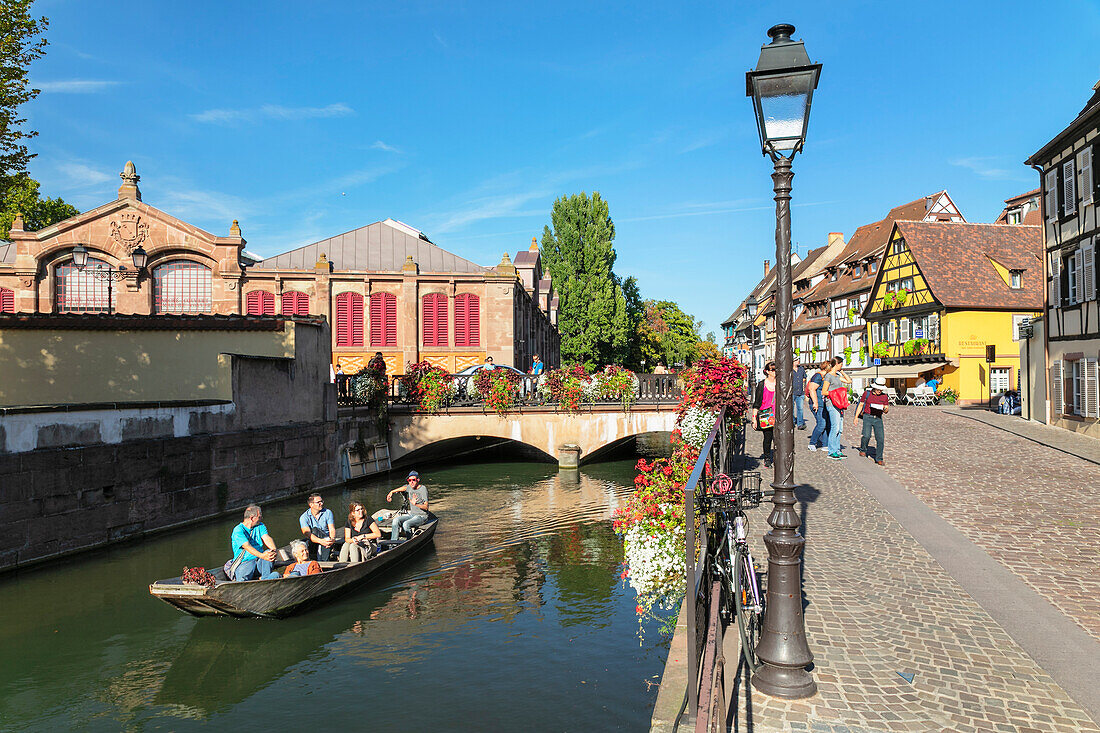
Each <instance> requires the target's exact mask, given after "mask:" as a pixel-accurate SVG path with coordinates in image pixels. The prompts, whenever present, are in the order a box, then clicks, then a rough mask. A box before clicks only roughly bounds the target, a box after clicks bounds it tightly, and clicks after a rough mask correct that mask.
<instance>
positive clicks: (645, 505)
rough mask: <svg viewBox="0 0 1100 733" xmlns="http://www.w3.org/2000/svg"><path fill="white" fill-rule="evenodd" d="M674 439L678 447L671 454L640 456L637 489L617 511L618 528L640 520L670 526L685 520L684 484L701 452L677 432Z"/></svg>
mask: <svg viewBox="0 0 1100 733" xmlns="http://www.w3.org/2000/svg"><path fill="white" fill-rule="evenodd" d="M672 442H673V444H674V445H675V446H676V448H675V449H674V450H673V453H672V455H671V456H670V457H669V458H657V459H655V460H653V461H647V460H646V459H644V458H640V459H638V463H637V465H636V466H635V468H637V470H638V475H637V476H635V477H634V493H633V494H632V495H631V496H630V498H629V499H627V502H626V506H624V507H621V508H619V509H617V510H616V511H615V517H614V520H615V521H614V527H615V531H616V532H620V533H625V532H626V531H627V530H628V529H630V527H632V526H634V525H635V524H638V523H639V522H646V523H648V524H651V525H653V526H655V527H657V528H659V529H666V530H667V529H672V527H673V526H674V525H677V524H680V525H682V524H683V522H684V493H683V492H684V486H685V485H686V484H687V480H688V478H689V477H690V476H691V471H692V469H694V468H695V462H696V461H697V460H698V459H699V452H698V451H697V450H696V449H695V448H694V447H693V446H691V445H689V444H687V443H684V442H683V441H681V440H679V439H678V438H677V437H676V436H675V435H674V436H673V439H672Z"/></svg>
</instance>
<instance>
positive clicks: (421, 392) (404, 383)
mask: <svg viewBox="0 0 1100 733" xmlns="http://www.w3.org/2000/svg"><path fill="white" fill-rule="evenodd" d="M453 380H454V377H453V376H451V375H450V374H449V373H447V370H445V369H442V368H440V367H437V366H434V365H432V364H430V363H429V362H426V361H418V362H416V363H415V364H414V363H412V362H409V363H408V364H406V365H405V374H404V375H402V377H401V390H402V392H403V393H404V395H405V399H406V400H408V401H409V402H410V403H415V404H416V405H418V406H419V407H420V409H421V410H426V411H428V412H434V411H436V410H438V409H439V408H440V407H444V406H446V405H448V404H450V402H451V399H452V398H453V396H454V392H453V391H452V389H451V382H452V381H453Z"/></svg>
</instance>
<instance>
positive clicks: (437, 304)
mask: <svg viewBox="0 0 1100 733" xmlns="http://www.w3.org/2000/svg"><path fill="white" fill-rule="evenodd" d="M423 300H424V320H423V324H424V345H425V346H447V296H446V295H444V294H443V293H428V294H427V295H425V296H424V298H423Z"/></svg>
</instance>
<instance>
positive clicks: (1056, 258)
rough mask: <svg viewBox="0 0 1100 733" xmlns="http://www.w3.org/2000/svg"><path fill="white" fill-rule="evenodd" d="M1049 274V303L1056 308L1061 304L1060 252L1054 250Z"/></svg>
mask: <svg viewBox="0 0 1100 733" xmlns="http://www.w3.org/2000/svg"><path fill="white" fill-rule="evenodd" d="M1050 275H1051V284H1052V291H1051V305H1053V306H1054V307H1055V308H1058V307H1060V306H1061V305H1062V253H1061V252H1059V251H1058V250H1054V252H1052V253H1051V261H1050Z"/></svg>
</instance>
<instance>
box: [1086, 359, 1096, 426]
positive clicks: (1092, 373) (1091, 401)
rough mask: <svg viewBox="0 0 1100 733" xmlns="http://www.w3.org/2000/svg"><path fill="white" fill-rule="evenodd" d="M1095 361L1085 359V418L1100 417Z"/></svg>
mask: <svg viewBox="0 0 1100 733" xmlns="http://www.w3.org/2000/svg"><path fill="white" fill-rule="evenodd" d="M1098 378H1100V375H1098V374H1097V368H1096V359H1092V358H1089V359H1085V417H1100V384H1098V383H1097V379H1098Z"/></svg>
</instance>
